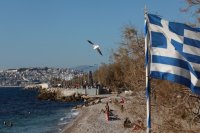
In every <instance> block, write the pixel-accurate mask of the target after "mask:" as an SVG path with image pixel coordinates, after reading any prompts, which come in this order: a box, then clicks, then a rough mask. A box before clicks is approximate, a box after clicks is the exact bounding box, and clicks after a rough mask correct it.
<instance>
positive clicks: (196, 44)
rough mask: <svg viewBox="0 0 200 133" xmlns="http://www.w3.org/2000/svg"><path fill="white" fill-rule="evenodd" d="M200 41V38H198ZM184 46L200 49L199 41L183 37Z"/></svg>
mask: <svg viewBox="0 0 200 133" xmlns="http://www.w3.org/2000/svg"><path fill="white" fill-rule="evenodd" d="M199 39H200V38H199ZM184 44H187V45H190V46H193V47H197V48H200V41H198V40H194V39H191V38H187V37H184Z"/></svg>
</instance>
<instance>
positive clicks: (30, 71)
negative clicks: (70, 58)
mask: <svg viewBox="0 0 200 133" xmlns="http://www.w3.org/2000/svg"><path fill="white" fill-rule="evenodd" d="M95 69H96V66H87V65H85V66H80V67H75V68H48V67H44V68H19V69H7V70H2V71H0V86H22V87H24V86H26V85H30V84H39V83H48V84H49V83H50V80H51V79H52V78H59V79H62V80H70V79H72V78H73V77H74V76H79V75H82V74H83V73H86V72H89V71H90V70H91V71H94V70H95Z"/></svg>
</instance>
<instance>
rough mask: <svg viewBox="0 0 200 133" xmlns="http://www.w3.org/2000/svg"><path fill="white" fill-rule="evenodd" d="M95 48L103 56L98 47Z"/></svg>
mask: <svg viewBox="0 0 200 133" xmlns="http://www.w3.org/2000/svg"><path fill="white" fill-rule="evenodd" d="M96 50H97V51H98V52H99V54H100V55H102V56H103V54H102V52H101V50H100V48H97V49H96Z"/></svg>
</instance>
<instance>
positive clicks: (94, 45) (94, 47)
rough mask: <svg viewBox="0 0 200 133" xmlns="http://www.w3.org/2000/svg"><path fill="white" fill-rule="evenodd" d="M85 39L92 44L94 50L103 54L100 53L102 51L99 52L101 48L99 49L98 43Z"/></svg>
mask: <svg viewBox="0 0 200 133" xmlns="http://www.w3.org/2000/svg"><path fill="white" fill-rule="evenodd" d="M87 41H88V42H89V43H90V44H91V45H92V46H93V49H96V50H97V51H98V52H99V54H100V55H102V56H103V54H102V52H101V50H100V47H99V45H97V44H94V43H93V42H91V41H90V40H87Z"/></svg>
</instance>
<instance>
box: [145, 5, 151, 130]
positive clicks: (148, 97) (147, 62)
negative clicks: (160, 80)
mask: <svg viewBox="0 0 200 133" xmlns="http://www.w3.org/2000/svg"><path fill="white" fill-rule="evenodd" d="M144 13H145V67H146V100H147V101H146V102H147V103H146V104H147V133H151V101H150V100H151V97H150V96H151V95H150V94H151V86H150V78H149V71H150V66H149V65H150V64H149V61H150V59H149V32H148V28H147V24H148V21H147V20H148V18H147V9H146V6H145V11H144Z"/></svg>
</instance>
